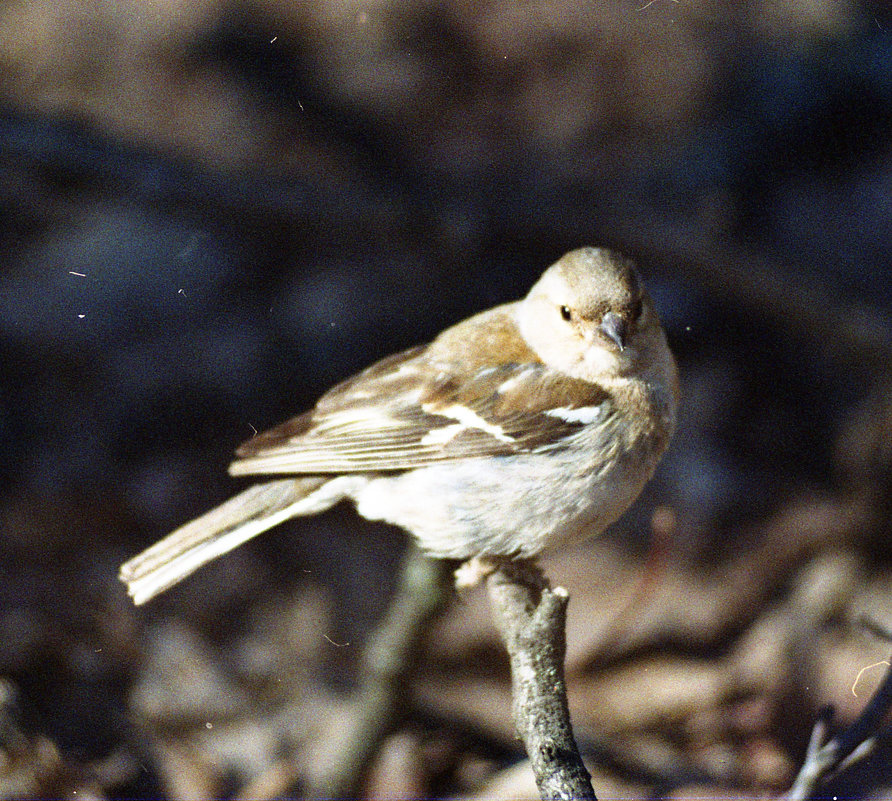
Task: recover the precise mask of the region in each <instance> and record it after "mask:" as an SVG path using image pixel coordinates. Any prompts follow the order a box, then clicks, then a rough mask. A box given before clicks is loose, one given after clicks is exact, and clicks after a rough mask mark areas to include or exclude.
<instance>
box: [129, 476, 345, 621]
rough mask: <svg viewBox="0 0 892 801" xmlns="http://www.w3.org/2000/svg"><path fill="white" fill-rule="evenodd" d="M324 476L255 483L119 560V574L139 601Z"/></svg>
mask: <svg viewBox="0 0 892 801" xmlns="http://www.w3.org/2000/svg"><path fill="white" fill-rule="evenodd" d="M328 480H329V479H327V478H323V477H317V476H311V477H307V478H287V479H281V480H278V481H267V482H264V483H262V484H255V485H253V486H251V487H249V488H248V489H246V490H245V491H244V492H241V493H239V494H238V495H236V496H235V497H234V498H230V499H229V500H228V501H226V502H225V503H223V504H221V505H220V506H218V507H216V508H215V509H211V511H209V512H207V513H206V514H204V515H202V516H201V517H199V518H196V519H195V520H193V521H191V522H189V523H186V525H184V526H181V527H180V528H178V529H177V530H176V531H174V532H172V533H171V534H169V535H168V536H166V537H165V538H164V539H163V540H161V541H159V542H156V543H155V544H154V545H152V546H151V547H150V548H147V549H146V550H145V551H143V552H142V553H141V554H139V555H137V556H134V557H133V559H130V560H129V561H127V562H125V563H124V564H123V565H121V570H120V573H119V577H120V579H121V581H123V582H124V583H125V584H126V585H127V592H128V593H130V596H131V597H132V598H133V602H134V603H135V604H143V603H145V602H146V601H148V600H150V599H151V598H154V597H155V596H156V595H158V593H160V592H163V591H164V590H166V589H168V588H170V587H172V586H173V585H174V584H177V583H178V582H179V581H181V580H182V579H184V578H186V576H188V575H190V574H191V573H194V572H195V571H196V570H198V568H200V567H201V566H202V565H205V564H207V563H208V562H210V561H211V560H212V559H216V558H217V557H218V556H222V555H223V554H225V553H228V552H229V551H231V550H232V549H233V548H236V547H237V546H239V545H241V544H242V543H243V542H245V541H246V540H249V539H251V538H252V537H256V536H257V535H258V534H261V533H263V532H264V531H266V530H267V529H269V528H272V527H273V526H275V525H278V524H279V523H281V522H283V521H285V520H287V519H288V518H289V517H292V516H294V515H296V514H302V513H305V512H304V510H303V508H302V506H303V505H305V504H304V502H305V501H306V500H307V499H308V496H309V495H311V494H312V493H314V492H315V491H316V490H318V489H319V488H320V487H321V486H322V485H323V484H325V483H326V482H327V481H328Z"/></svg>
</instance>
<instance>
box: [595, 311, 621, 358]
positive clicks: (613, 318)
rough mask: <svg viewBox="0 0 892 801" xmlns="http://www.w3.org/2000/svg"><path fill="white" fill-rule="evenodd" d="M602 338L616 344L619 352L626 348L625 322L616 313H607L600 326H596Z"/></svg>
mask: <svg viewBox="0 0 892 801" xmlns="http://www.w3.org/2000/svg"><path fill="white" fill-rule="evenodd" d="M598 329H599V330H600V331H601V333H602V334H604V336H606V337H607V338H608V339H609V340H611V341H612V342H614V343H615V344H616V347H618V348H619V349H620V350H625V347H626V333H627V331H626V329H627V326H626V321H625V320H624V319H623V318H622V317H620V316H619V315H618V314H617V313H616V312H607V314H605V315H604V317H603V318H602V319H601V325H599V326H598Z"/></svg>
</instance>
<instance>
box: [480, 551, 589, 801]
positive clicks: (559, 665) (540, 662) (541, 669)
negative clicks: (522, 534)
mask: <svg viewBox="0 0 892 801" xmlns="http://www.w3.org/2000/svg"><path fill="white" fill-rule="evenodd" d="M487 589H488V591H489V597H490V601H491V603H492V607H493V613H494V617H495V621H496V626H497V627H498V629H499V632H500V634H501V635H502V639H503V640H504V642H505V645H506V647H507V649H508V656H509V658H510V660H511V685H512V697H513V706H514V725H515V726H516V728H517V732H518V734H519V735H520V737H521V739H522V740H523V742H524V745H525V746H526V750H527V754H528V755H529V757H530V763H531V765H532V768H533V773H534V774H535V776H536V784H537V785H538V787H539V794H540V795H541V797H542V798H543V799H546V800H548V799H574V801H575V800H576V799H588V800H589V801H596V799H595V793H594V790H593V789H592V784H591V776H590V775H589V773H588V771H587V770H586V768H585V765H583V764H582V758H581V757H580V756H579V749H578V748H577V747H576V741H575V740H574V739H573V730H572V728H571V726H570V712H569V708H568V706H567V688H566V684H565V682H564V654H565V651H566V640H565V634H564V624H565V622H566V616H567V600H568V595H567V591H566V590H564V589H563V588H560V587H558V588H556V589H554V590H552V589H551V588H550V587H549V586H548V584H547V582H546V581H545V578H544V577H543V575H542V573H541V571H540V570H539V569H538V568H537V567H536V566H535V565H533V564H532V563H529V562H513V563H508V562H503V563H501V564H499V566H498V567H497V568H496V569H495V571H494V572H493V573H491V574H490V576H489V577H488V578H487Z"/></svg>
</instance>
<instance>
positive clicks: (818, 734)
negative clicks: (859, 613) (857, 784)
mask: <svg viewBox="0 0 892 801" xmlns="http://www.w3.org/2000/svg"><path fill="white" fill-rule="evenodd" d="M864 624H865V627H866V628H867V629H868V630H870V631H871V632H872V633H874V634H878V635H880V636H884V635H885V637H884V638H889V634H888V632H887V631H886V630H885V629H883V628H882V627H880V626H879V625H877V624H875V623H872V622H870V621H865V623H864ZM890 708H892V666H890V667H889V669H888V670H887V671H886V676H885V678H884V679H883V681H882V683H881V684H880V686H879V687H877V689H876V691H875V692H874V694H873V696H871V699H870V701H868V702H867V705H866V706H865V707H864V709H863V710H862V711H861V714H860V715H858V717H857V718H855V720H854V721H853V722H852V725H851V726H849V727H848V728H847V729H845V730H844V731H842V732H840V733H839V734H838V735H837V736H836V737H834V738H833V739H831V740H829V741H828V740H827V739H826V738H827V731H828V729H829V727H830V722H831V719H832V718H833V709H832V708H830V707H828V708H826V709H825V710H824V711H823V712H822V713H821V715H820V716H819V717H818V720H817V722H816V723H815V725H814V728H813V729H812V733H811V738H810V740H809V743H808V749H807V750H806V752H805V761H804V762H803V764H802V768H801V769H800V770H799V773H798V775H797V776H796V779H795V781H794V782H793V786H792V787H791V788H790V790H789V792H788V793H787V794H786V795H784V796H782V797H781V801H807V799H808V798H811V796H812V795H814V793H815V791H816V790H817V789H818V787H819V786H820V785H821V784H823V783H824V782H825V781H827V780H828V779H829V778H830V777H831V776H832V775H833V774H834V773H836V772H837V771H838V770H839V769H844V768H846V767H848V765H851V764H852V763H853V762H855V761H856V760H858V759H860V758H861V757H863V756H865V755H866V754H867V753H869V752H870V751H871V750H872V749H873V747H874V746H875V745H876V742H877V741H878V740H879V739H882V738H885V737H888V736H889V735H890V734H892V729H890V728H889V727H885V728H881V725H882V723H883V720H884V719H885V717H886V715H887V714H888V713H889V709H890Z"/></svg>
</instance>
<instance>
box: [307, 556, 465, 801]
mask: <svg viewBox="0 0 892 801" xmlns="http://www.w3.org/2000/svg"><path fill="white" fill-rule="evenodd" d="M451 581H452V572H451V565H450V564H449V563H447V562H442V561H440V560H436V559H430V558H428V557H426V556H424V555H423V554H422V553H421V551H419V550H418V549H417V548H415V547H414V546H411V550H410V552H409V554H408V555H407V557H406V561H405V562H404V565H403V570H402V575H401V578H400V586H399V588H398V590H397V594H396V596H395V597H394V599H393V601H392V602H391V604H390V607H389V609H388V611H387V615H386V617H385V619H384V620H383V621H382V623H381V625H380V626H379V627H378V629H377V631H375V633H374V634H373V635H372V637H371V639H370V640H369V642H368V643H367V645H366V647H365V650H364V651H363V655H362V665H361V668H360V676H359V688H358V690H357V692H356V695H355V698H354V700H352V701H351V712H350V714H349V715H348V716H347V718H346V719H347V723H346V724H345V725H344V726H342V727H341V728H340V729H339V730H338V731H334V732H332V733H331V737H330V738H329V740H328V741H327V742H326V743H324V744H323V747H322V749H321V756H320V759H319V761H318V763H317V764H316V765H315V766H314V767H313V769H312V776H311V778H310V779H309V781H308V782H307V785H308V786H307V787H306V788H305V790H304V795H305V797H307V798H350V797H353V796H355V795H356V793H357V791H358V789H359V785H360V782H361V781H362V778H363V776H364V774H365V772H366V769H367V768H368V766H369V763H370V762H371V760H372V758H373V756H374V755H375V753H376V751H377V750H378V748H379V747H380V745H381V741H382V740H383V739H384V738H385V737H386V736H387V735H388V734H389V733H390V732H391V731H392V730H393V727H394V725H395V724H396V723H397V722H398V719H399V717H400V714H401V713H403V712H405V711H406V709H408V706H407V705H406V706H403V704H404V703H405V689H406V680H407V678H408V676H409V675H410V674H411V672H412V670H413V668H414V667H415V664H416V661H417V657H418V650H419V643H420V641H421V639H422V637H423V635H424V633H425V632H426V630H427V628H428V624H429V623H430V621H431V620H432V619H433V618H434V617H435V616H436V615H437V614H438V613H439V612H440V611H441V610H442V609H443V607H444V605H445V604H446V602H447V600H448V598H449V591H450V588H451Z"/></svg>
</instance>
